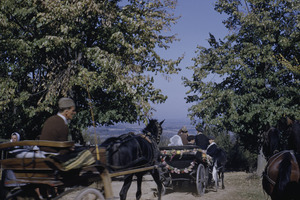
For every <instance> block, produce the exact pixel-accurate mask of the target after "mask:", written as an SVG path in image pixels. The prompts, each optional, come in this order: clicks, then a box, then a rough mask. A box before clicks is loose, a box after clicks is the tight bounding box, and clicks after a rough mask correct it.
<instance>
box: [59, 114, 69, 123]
mask: <svg viewBox="0 0 300 200" xmlns="http://www.w3.org/2000/svg"><path fill="white" fill-rule="evenodd" d="M57 115H58V116H60V117H61V118H62V119H63V120H64V121H65V124H66V125H68V120H67V118H66V117H65V116H63V115H62V114H60V113H57Z"/></svg>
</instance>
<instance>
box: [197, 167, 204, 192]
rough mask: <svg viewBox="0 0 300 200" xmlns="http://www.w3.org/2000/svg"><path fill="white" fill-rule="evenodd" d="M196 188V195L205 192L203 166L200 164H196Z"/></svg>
mask: <svg viewBox="0 0 300 200" xmlns="http://www.w3.org/2000/svg"><path fill="white" fill-rule="evenodd" d="M196 189H197V195H199V196H202V195H203V194H204V193H205V189H206V183H205V167H204V166H203V165H202V164H199V165H198V168H197V174H196Z"/></svg>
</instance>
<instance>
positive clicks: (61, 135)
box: [40, 98, 76, 154]
mask: <svg viewBox="0 0 300 200" xmlns="http://www.w3.org/2000/svg"><path fill="white" fill-rule="evenodd" d="M58 108H59V111H58V113H57V114H56V115H53V116H51V117H50V118H48V119H47V120H46V122H45V124H44V126H43V129H42V133H41V135H40V140H50V141H68V135H69V126H68V123H69V121H70V120H72V119H73V116H74V115H75V114H76V111H75V102H74V101H73V100H72V99H70V98H61V99H60V100H59V101H58ZM40 149H41V150H42V151H46V152H53V153H60V154H66V153H68V152H70V151H72V149H63V150H61V149H60V150H58V149H55V148H52V147H41V148H40Z"/></svg>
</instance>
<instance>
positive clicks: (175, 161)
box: [160, 145, 212, 196]
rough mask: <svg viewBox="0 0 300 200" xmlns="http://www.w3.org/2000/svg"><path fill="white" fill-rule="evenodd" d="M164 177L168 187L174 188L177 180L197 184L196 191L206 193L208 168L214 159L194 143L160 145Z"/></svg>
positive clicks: (199, 193)
mask: <svg viewBox="0 0 300 200" xmlns="http://www.w3.org/2000/svg"><path fill="white" fill-rule="evenodd" d="M160 158H161V163H162V164H163V165H164V170H163V178H164V185H165V187H166V188H171V189H173V187H174V185H175V183H176V182H181V181H189V182H190V183H191V184H195V186H196V193H197V194H198V195H200V196H201V195H202V194H204V192H205V190H206V186H207V184H208V169H209V166H210V165H211V164H212V159H211V157H210V156H208V155H207V154H206V153H205V152H204V151H203V150H202V149H200V148H199V147H198V146H194V145H184V146H167V147H160Z"/></svg>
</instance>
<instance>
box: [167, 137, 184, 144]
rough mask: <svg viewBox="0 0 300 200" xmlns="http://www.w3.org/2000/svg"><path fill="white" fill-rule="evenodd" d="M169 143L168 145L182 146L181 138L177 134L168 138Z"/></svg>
mask: <svg viewBox="0 0 300 200" xmlns="http://www.w3.org/2000/svg"><path fill="white" fill-rule="evenodd" d="M170 142H171V143H170V144H168V146H182V145H183V144H182V140H181V137H180V136H179V135H174V136H173V137H171V138H170Z"/></svg>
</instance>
